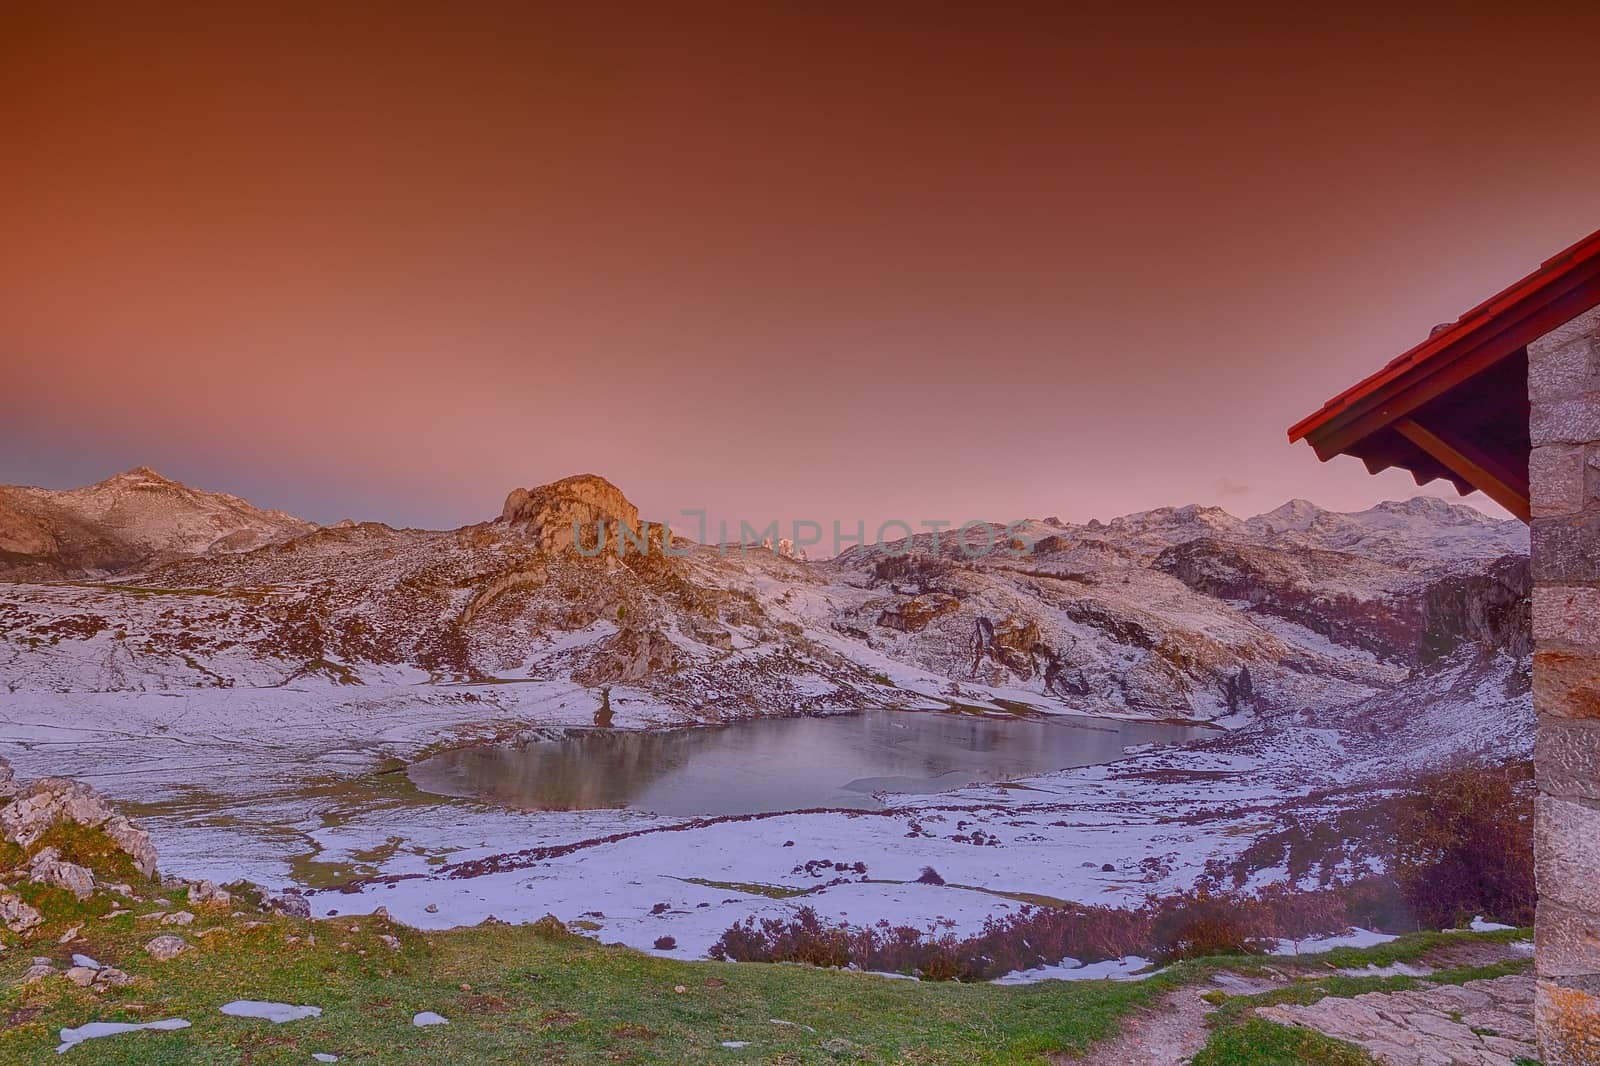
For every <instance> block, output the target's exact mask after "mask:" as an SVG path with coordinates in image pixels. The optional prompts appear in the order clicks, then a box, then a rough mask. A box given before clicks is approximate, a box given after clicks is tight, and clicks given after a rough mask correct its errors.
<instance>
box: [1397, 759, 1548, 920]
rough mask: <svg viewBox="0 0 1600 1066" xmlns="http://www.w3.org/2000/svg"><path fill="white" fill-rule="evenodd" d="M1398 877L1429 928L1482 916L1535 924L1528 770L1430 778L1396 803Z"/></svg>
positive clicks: (1473, 770) (1493, 770)
mask: <svg viewBox="0 0 1600 1066" xmlns="http://www.w3.org/2000/svg"><path fill="white" fill-rule="evenodd" d="M1392 869H1393V873H1394V879H1395V881H1396V882H1397V883H1398V884H1399V886H1400V892H1401V894H1402V896H1403V897H1404V898H1405V900H1406V902H1407V903H1409V904H1410V905H1411V909H1412V912H1413V913H1414V914H1415V916H1416V919H1417V921H1418V922H1420V923H1421V924H1422V925H1424V926H1426V927H1428V928H1437V929H1443V928H1450V927H1453V926H1456V925H1460V924H1461V923H1463V922H1466V921H1469V920H1471V919H1472V917H1473V916H1474V915H1478V914H1485V915H1488V916H1490V917H1492V918H1496V919H1498V920H1500V921H1502V922H1507V923H1509V924H1512V925H1530V924H1532V922H1533V911H1534V903H1535V900H1536V896H1537V894H1536V892H1535V889H1534V881H1533V776H1532V773H1531V772H1530V770H1529V769H1528V768H1527V767H1526V766H1525V765H1512V766H1505V767H1497V768H1481V767H1474V768H1470V769H1463V770H1453V771H1449V772H1446V773H1441V774H1433V775H1430V776H1428V777H1425V778H1423V779H1422V780H1420V781H1419V782H1418V783H1417V787H1416V788H1414V789H1413V790H1412V791H1411V792H1409V793H1408V794H1407V795H1406V796H1405V797H1404V799H1403V800H1402V801H1401V802H1400V803H1399V805H1398V810H1397V812H1396V816H1395V854H1394V862H1393V867H1392Z"/></svg>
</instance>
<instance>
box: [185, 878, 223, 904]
mask: <svg viewBox="0 0 1600 1066" xmlns="http://www.w3.org/2000/svg"><path fill="white" fill-rule="evenodd" d="M189 902H190V903H193V904H195V905H197V906H207V905H209V906H217V907H228V906H232V904H233V893H231V892H229V891H228V890H227V889H225V888H218V887H217V884H216V882H215V881H193V882H191V883H190V884H189Z"/></svg>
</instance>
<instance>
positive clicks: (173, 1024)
mask: <svg viewBox="0 0 1600 1066" xmlns="http://www.w3.org/2000/svg"><path fill="white" fill-rule="evenodd" d="M187 1028H189V1022H188V1021H187V1020H186V1019H184V1018H163V1019H162V1020H161V1021H159V1022H89V1023H87V1024H85V1025H80V1026H78V1027H77V1028H76V1029H63V1030H61V1043H60V1044H59V1045H58V1046H57V1047H56V1054H57V1055H65V1054H66V1053H67V1052H68V1051H70V1050H72V1049H73V1048H74V1047H76V1046H77V1045H79V1044H81V1043H83V1042H84V1041H85V1040H98V1039H99V1038H100V1037H103V1036H117V1035H119V1034H121V1033H136V1032H138V1031H139V1030H141V1029H159V1030H162V1031H170V1030H173V1029H187Z"/></svg>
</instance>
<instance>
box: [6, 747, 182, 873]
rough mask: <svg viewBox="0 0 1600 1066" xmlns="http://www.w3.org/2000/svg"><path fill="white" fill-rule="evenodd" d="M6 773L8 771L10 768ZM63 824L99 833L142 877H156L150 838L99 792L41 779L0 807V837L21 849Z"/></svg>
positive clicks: (76, 784)
mask: <svg viewBox="0 0 1600 1066" xmlns="http://www.w3.org/2000/svg"><path fill="white" fill-rule="evenodd" d="M6 769H7V770H8V771H9V769H10V767H9V766H7V767H6ZM62 822H71V823H74V824H76V825H81V826H85V827H87V828H90V829H99V830H101V831H102V832H103V833H105V835H106V837H107V838H108V839H109V840H110V841H111V842H112V843H113V844H115V845H116V846H117V848H119V849H120V850H121V851H123V852H125V853H126V854H127V856H128V857H129V858H130V859H131V860H133V865H134V868H135V869H137V870H138V871H139V872H140V873H141V874H143V875H144V876H145V877H153V876H154V875H155V872H156V849H155V845H154V844H152V843H151V842H150V834H148V833H146V832H145V831H144V830H143V829H140V828H139V827H138V826H136V825H134V824H133V823H132V822H131V821H129V820H128V819H127V818H126V817H124V816H123V815H121V814H118V813H117V812H116V810H115V809H113V808H112V807H111V805H110V804H108V803H107V802H106V801H105V799H104V798H103V797H102V796H101V795H100V794H99V793H98V792H96V791H95V790H94V789H93V788H91V787H89V786H88V785H85V784H83V783H82V782H79V781H69V780H67V779H66V778H64V777H45V778H40V779H39V780H37V781H35V782H33V784H31V785H29V786H27V787H26V788H24V789H22V790H21V791H19V792H17V793H16V795H15V796H14V797H13V798H12V800H11V802H10V803H8V804H6V805H5V806H4V807H0V835H3V836H4V837H5V839H6V840H8V841H10V842H11V843H13V844H16V845H18V846H19V847H22V848H30V847H32V846H33V845H34V844H36V843H37V842H38V841H39V840H40V839H41V838H42V837H43V836H44V835H45V834H46V833H48V832H49V831H50V830H51V829H52V828H54V827H55V826H56V825H58V824H60V823H62ZM45 850H46V851H50V850H52V849H48V848H47V849H45ZM43 854H44V852H40V855H43ZM69 865H70V864H69ZM80 869H81V867H80Z"/></svg>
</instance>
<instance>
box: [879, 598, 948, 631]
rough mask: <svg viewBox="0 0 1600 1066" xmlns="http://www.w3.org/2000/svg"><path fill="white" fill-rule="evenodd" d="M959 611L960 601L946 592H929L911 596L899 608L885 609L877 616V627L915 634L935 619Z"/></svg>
mask: <svg viewBox="0 0 1600 1066" xmlns="http://www.w3.org/2000/svg"><path fill="white" fill-rule="evenodd" d="M959 610H961V601H960V600H958V599H956V598H955V597H954V596H952V595H950V594H949V593H948V592H930V593H928V594H926V595H923V596H913V597H911V598H910V599H909V600H906V601H905V602H904V603H902V604H900V605H899V606H896V607H889V608H886V609H885V610H884V611H882V612H881V613H880V614H879V615H878V625H880V626H883V627H884V628H885V629H897V630H899V631H900V632H902V633H916V632H919V631H920V630H922V629H925V628H927V625H928V623H930V622H932V621H933V620H934V619H935V618H939V617H941V616H943V615H947V614H953V613H955V612H956V611H959Z"/></svg>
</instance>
